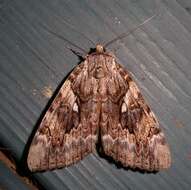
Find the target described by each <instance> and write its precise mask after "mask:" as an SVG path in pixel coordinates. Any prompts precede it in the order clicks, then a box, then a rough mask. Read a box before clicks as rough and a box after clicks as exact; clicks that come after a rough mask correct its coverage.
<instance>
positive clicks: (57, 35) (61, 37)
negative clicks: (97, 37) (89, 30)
mask: <svg viewBox="0 0 191 190" xmlns="http://www.w3.org/2000/svg"><path fill="white" fill-rule="evenodd" d="M41 26H42V27H43V28H44V29H45V30H46V31H48V32H49V33H51V34H53V35H55V36H56V37H57V38H59V39H61V40H64V41H65V42H67V43H68V44H70V45H71V46H73V47H75V48H77V49H79V50H80V51H82V52H83V53H85V54H87V51H86V50H85V49H83V48H81V47H80V46H78V45H76V44H74V43H73V42H71V41H70V40H68V39H66V38H65V37H64V36H61V35H59V34H57V33H55V32H53V31H51V30H49V29H48V28H47V27H46V26H44V25H41ZM68 49H69V48H68ZM70 49H71V48H70Z"/></svg>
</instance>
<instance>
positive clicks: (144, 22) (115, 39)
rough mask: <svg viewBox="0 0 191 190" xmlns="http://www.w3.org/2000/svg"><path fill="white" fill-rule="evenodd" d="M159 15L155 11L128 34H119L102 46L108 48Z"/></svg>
mask: <svg viewBox="0 0 191 190" xmlns="http://www.w3.org/2000/svg"><path fill="white" fill-rule="evenodd" d="M158 15H159V11H156V13H155V14H153V15H152V16H151V17H149V18H147V19H146V20H145V21H143V22H142V23H141V24H139V25H138V26H136V27H135V28H133V29H131V30H130V31H129V32H125V33H122V34H120V35H119V36H117V37H116V38H114V39H113V40H111V41H109V42H107V43H105V44H104V47H105V48H106V47H108V46H109V45H111V44H112V43H114V42H115V41H117V40H121V39H123V38H125V37H127V36H129V35H130V34H132V33H133V32H135V31H136V30H138V29H139V28H141V26H143V25H145V24H146V23H147V22H149V21H151V20H152V19H153V18H155V17H156V16H158Z"/></svg>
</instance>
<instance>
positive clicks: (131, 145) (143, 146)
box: [101, 63, 171, 171]
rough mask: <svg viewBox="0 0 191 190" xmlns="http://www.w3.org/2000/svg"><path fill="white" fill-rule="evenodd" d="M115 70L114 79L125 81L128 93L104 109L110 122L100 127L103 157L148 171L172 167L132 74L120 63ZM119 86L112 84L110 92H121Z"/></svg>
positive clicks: (161, 134) (152, 114)
mask: <svg viewBox="0 0 191 190" xmlns="http://www.w3.org/2000/svg"><path fill="white" fill-rule="evenodd" d="M114 68H115V71H116V70H117V71H116V72H113V77H112V78H116V79H118V80H116V81H119V79H120V80H123V81H124V82H125V83H126V85H127V89H126V92H124V95H123V97H122V98H121V99H120V101H117V100H116V101H117V104H116V102H115V101H114V100H113V99H110V101H109V100H108V102H107V103H106V105H105V109H104V110H105V113H104V114H105V115H106V116H107V117H105V118H107V119H105V122H104V125H102V126H101V139H102V146H103V150H104V153H105V154H106V155H108V156H111V157H112V158H113V159H114V160H116V161H119V162H121V163H122V165H123V166H125V167H130V168H139V169H142V170H147V171H158V170H160V169H165V168H168V167H170V164H171V156H170V151H169V147H168V145H167V143H166V140H165V137H164V134H163V132H162V131H161V129H160V128H159V123H158V121H157V119H156V117H155V115H154V113H153V112H152V111H151V110H150V108H149V107H148V105H147V104H146V103H145V100H144V99H143V97H142V95H141V93H140V91H139V89H138V87H137V85H136V84H135V82H134V81H133V80H132V79H131V77H130V75H129V73H128V72H127V71H125V69H124V68H123V67H122V66H121V65H119V64H117V63H116V64H115V67H114ZM114 73H115V74H114ZM112 78H111V80H112ZM120 84H121V82H120V83H117V82H115V83H114V84H113V85H112V83H111V84H110V89H111V88H119V85H120ZM110 94H111V93H110ZM110 94H108V96H110Z"/></svg>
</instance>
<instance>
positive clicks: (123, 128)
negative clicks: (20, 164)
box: [27, 41, 171, 171]
mask: <svg viewBox="0 0 191 190" xmlns="http://www.w3.org/2000/svg"><path fill="white" fill-rule="evenodd" d="M112 42H113V41H112ZM98 139H100V141H101V142H100V144H101V146H102V149H103V152H104V154H105V155H107V156H109V157H112V158H113V159H114V160H115V161H117V162H120V163H121V164H122V165H123V166H124V167H129V168H138V169H141V170H145V171H159V170H161V169H166V168H169V167H170V164H171V156H170V151H169V147H168V144H167V143H166V140H165V136H164V133H163V132H162V131H161V129H160V128H159V123H158V120H157V118H156V116H155V115H154V113H153V112H152V111H151V109H150V108H149V106H148V105H147V103H146V102H145V100H144V99H143V96H142V95H141V93H140V91H139V88H138V87H137V85H136V84H135V82H134V81H133V80H132V78H131V76H130V74H129V73H128V72H127V71H126V70H125V68H123V67H122V66H121V65H120V64H118V63H117V61H116V58H115V56H114V55H113V54H111V53H108V52H107V51H105V48H104V47H103V46H102V45H97V46H96V51H95V52H93V53H90V54H88V55H86V57H85V58H84V61H83V62H82V63H81V64H79V65H78V66H76V67H75V69H74V70H73V71H72V73H71V74H70V75H69V77H68V78H67V80H66V81H65V82H64V84H63V85H62V87H61V88H60V90H59V92H58V94H57V96H56V97H55V99H54V101H53V102H52V104H51V105H50V107H49V109H48V110H47V112H46V113H45V115H44V117H43V119H42V121H41V123H40V126H39V127H38V129H37V132H36V134H35V136H34V138H33V140H32V143H31V146H30V148H29V153H28V158H27V163H28V167H29V169H30V170H31V171H42V170H50V169H55V168H61V167H64V166H69V165H71V164H74V163H76V162H78V161H79V160H81V159H83V158H84V157H85V156H86V155H88V154H89V153H92V152H94V151H96V143H97V141H98Z"/></svg>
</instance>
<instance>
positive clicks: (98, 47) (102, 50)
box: [96, 44, 105, 53]
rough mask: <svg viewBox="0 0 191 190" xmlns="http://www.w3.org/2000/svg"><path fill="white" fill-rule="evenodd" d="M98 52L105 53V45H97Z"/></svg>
mask: <svg viewBox="0 0 191 190" xmlns="http://www.w3.org/2000/svg"><path fill="white" fill-rule="evenodd" d="M96 52H97V53H103V52H105V48H104V47H103V45H101V44H97V45H96Z"/></svg>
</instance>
